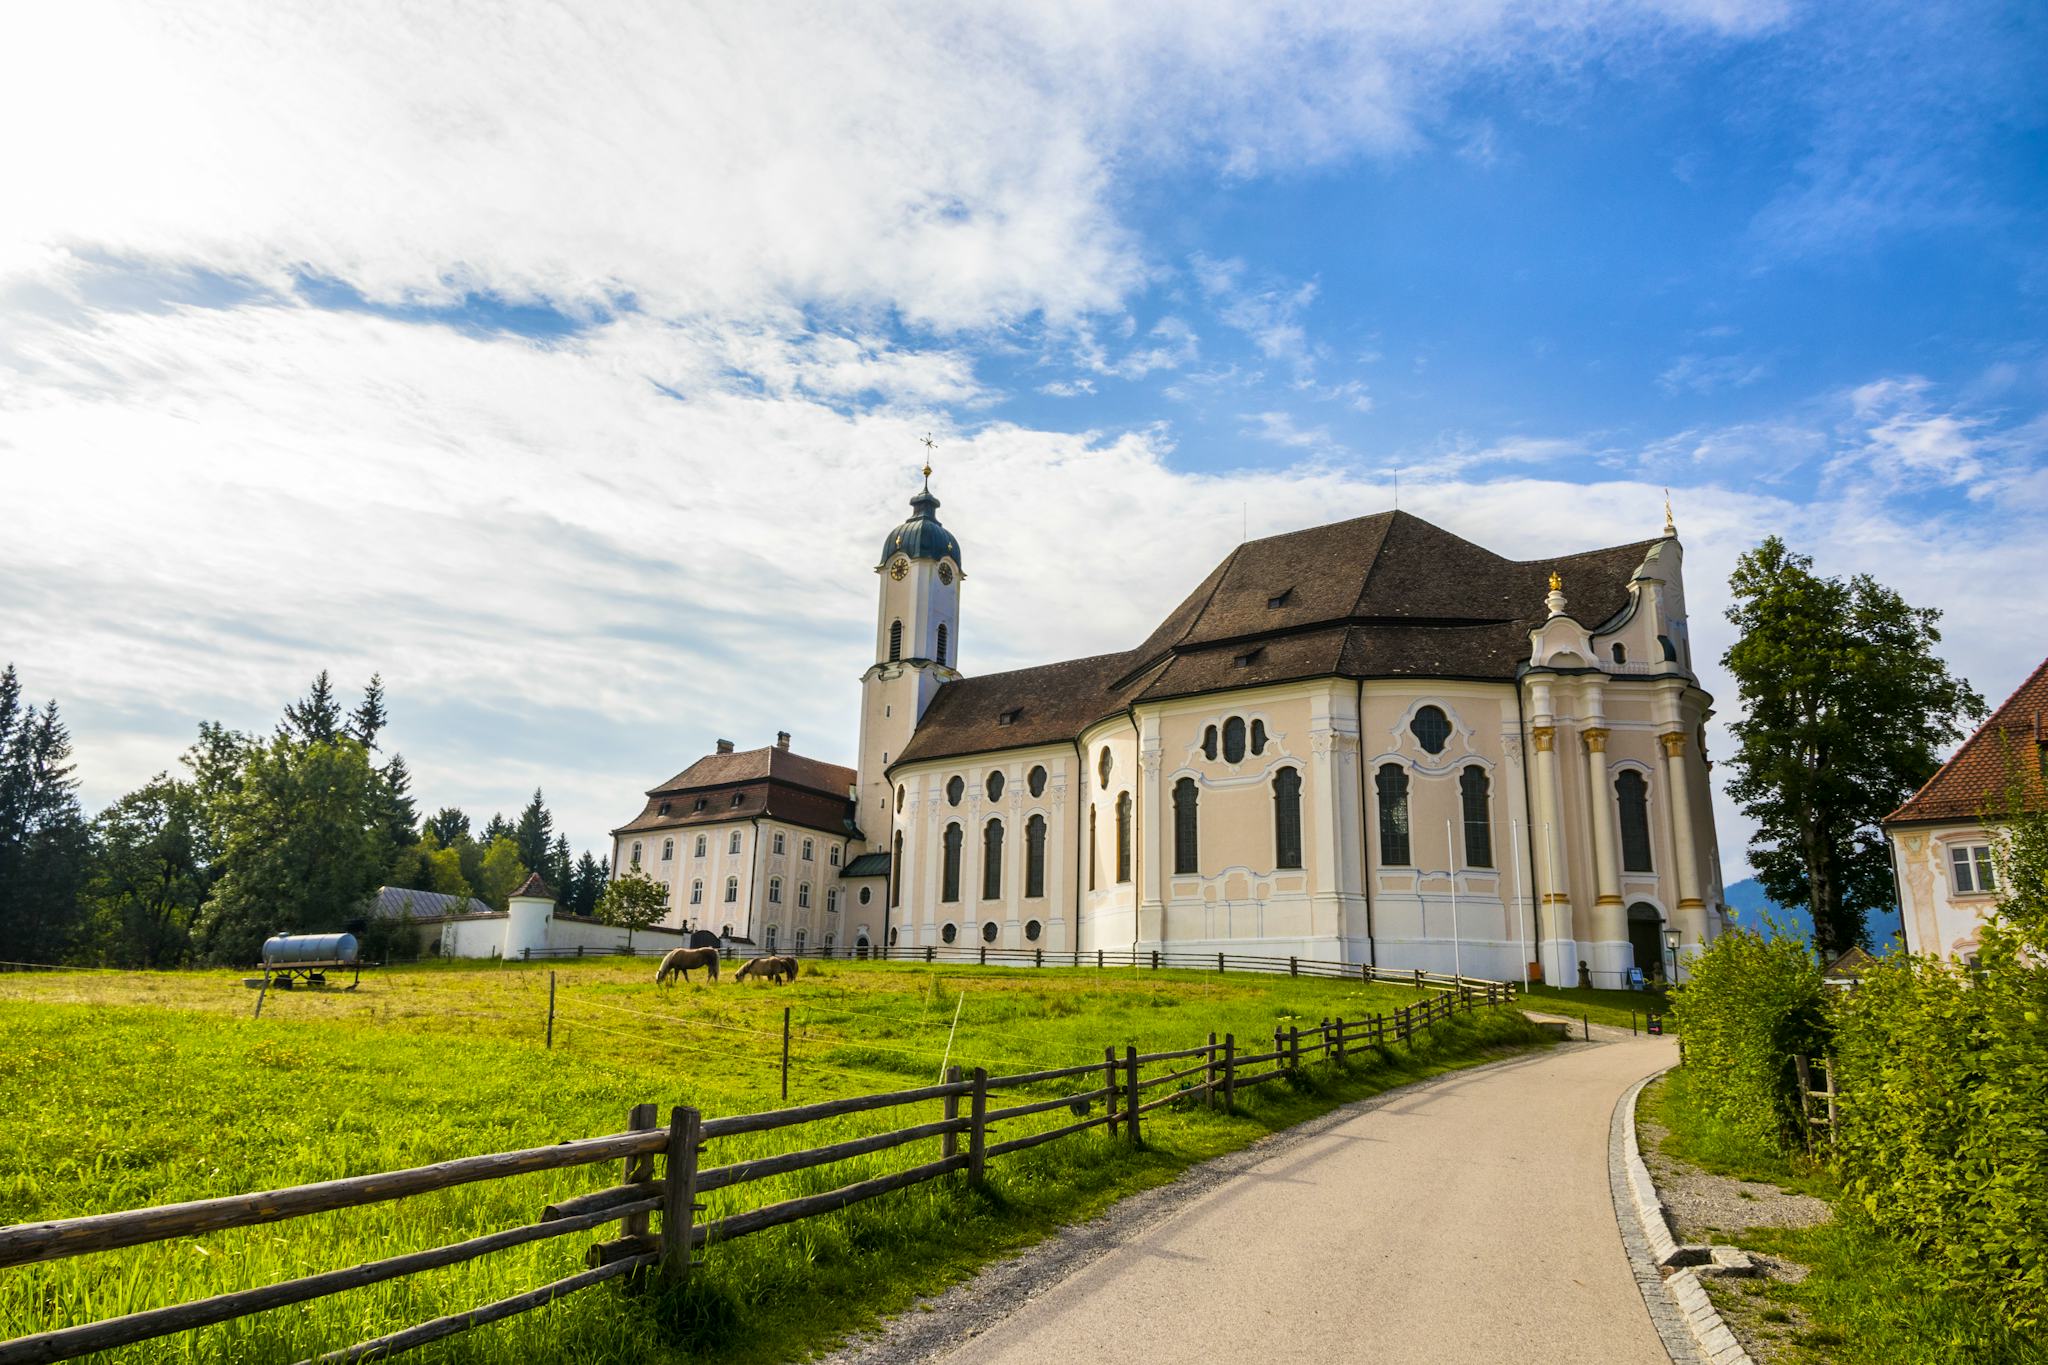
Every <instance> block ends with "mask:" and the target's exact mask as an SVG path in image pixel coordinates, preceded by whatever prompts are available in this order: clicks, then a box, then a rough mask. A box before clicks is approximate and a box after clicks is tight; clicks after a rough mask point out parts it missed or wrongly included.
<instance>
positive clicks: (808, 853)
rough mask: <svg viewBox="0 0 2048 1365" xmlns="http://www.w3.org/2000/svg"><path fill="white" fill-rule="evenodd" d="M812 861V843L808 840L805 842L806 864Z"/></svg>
mask: <svg viewBox="0 0 2048 1365" xmlns="http://www.w3.org/2000/svg"><path fill="white" fill-rule="evenodd" d="M810 860H811V841H810V840H809V839H806V840H804V861H805V862H809V861H810Z"/></svg>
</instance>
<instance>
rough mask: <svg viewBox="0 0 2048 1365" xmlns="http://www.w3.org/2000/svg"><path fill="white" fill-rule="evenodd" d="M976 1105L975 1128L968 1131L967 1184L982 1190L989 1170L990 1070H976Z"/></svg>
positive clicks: (974, 1113) (973, 1110) (979, 1067)
mask: <svg viewBox="0 0 2048 1365" xmlns="http://www.w3.org/2000/svg"><path fill="white" fill-rule="evenodd" d="M973 1100H974V1105H973V1108H972V1109H971V1110H970V1111H969V1112H970V1116H971V1118H972V1121H973V1124H974V1126H973V1127H971V1128H969V1129H968V1130H967V1183H968V1184H970V1185H972V1186H974V1187H975V1188H976V1189H980V1188H981V1184H982V1178H983V1176H984V1174H985V1173H986V1171H987V1169H988V1068H987V1067H985V1066H978V1067H976V1068H974V1095H973Z"/></svg>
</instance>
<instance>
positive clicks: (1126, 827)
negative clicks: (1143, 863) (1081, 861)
mask: <svg viewBox="0 0 2048 1365" xmlns="http://www.w3.org/2000/svg"><path fill="white" fill-rule="evenodd" d="M1116 879H1117V880H1118V881H1119V882H1127V881H1129V880H1130V879H1131V794H1130V793H1129V792H1124V793H1122V794H1121V795H1119V796H1118V797H1117V799H1116Z"/></svg>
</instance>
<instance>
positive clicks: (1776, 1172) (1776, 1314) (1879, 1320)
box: [1641, 1068, 2048, 1365]
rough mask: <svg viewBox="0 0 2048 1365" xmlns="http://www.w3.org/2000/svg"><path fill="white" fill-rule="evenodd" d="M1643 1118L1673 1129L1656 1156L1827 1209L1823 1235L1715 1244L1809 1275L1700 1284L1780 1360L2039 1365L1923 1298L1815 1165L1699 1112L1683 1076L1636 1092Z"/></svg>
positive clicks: (1920, 1286)
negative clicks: (1819, 1202) (1749, 1320)
mask: <svg viewBox="0 0 2048 1365" xmlns="http://www.w3.org/2000/svg"><path fill="white" fill-rule="evenodd" d="M1641 1104H1642V1109H1641V1112H1642V1114H1643V1115H1644V1116H1645V1117H1649V1118H1654V1119H1656V1120H1657V1121H1658V1122H1660V1123H1662V1124H1664V1126H1665V1127H1667V1128H1669V1129H1670V1130H1671V1133H1670V1136H1669V1137H1668V1138H1666V1139H1665V1140H1664V1143H1663V1145H1662V1148H1661V1150H1662V1151H1663V1152H1664V1153H1665V1155H1667V1156H1671V1157H1675V1158H1677V1159H1679V1160H1682V1161H1688V1162H1691V1163H1692V1164H1693V1165H1696V1166H1699V1167H1701V1168H1703V1169H1705V1170H1708V1171H1712V1172H1714V1173H1715V1174H1717V1175H1726V1176H1733V1177H1736V1178H1737V1179H1742V1180H1754V1181H1763V1182H1766V1183H1769V1184H1775V1185H1777V1186H1779V1187H1780V1188H1782V1189H1788V1190H1795V1191H1797V1192H1799V1193H1801V1194H1811V1195H1816V1196H1819V1197H1820V1198H1823V1199H1826V1200H1828V1201H1829V1202H1830V1203H1831V1204H1833V1206H1834V1209H1835V1217H1834V1218H1833V1220H1832V1221H1830V1222H1828V1223H1826V1224H1823V1225H1821V1226H1819V1227H1811V1228H1752V1229H1749V1230H1747V1231H1744V1232H1740V1233H1735V1234H1732V1235H1724V1236H1719V1237H1717V1238H1716V1239H1715V1240H1716V1241H1719V1242H1723V1243H1724V1244H1731V1243H1732V1244H1733V1245H1736V1246H1740V1247H1744V1248H1747V1249H1748V1250H1751V1251H1759V1252H1763V1253H1765V1254H1766V1255H1770V1256H1776V1257H1782V1258H1784V1259H1786V1260H1790V1261H1796V1262H1798V1263H1799V1264H1801V1265H1804V1266H1807V1267H1809V1268H1810V1270H1811V1273H1810V1274H1809V1275H1808V1276H1807V1277H1806V1278H1805V1279H1804V1280H1802V1281H1801V1282H1800V1283H1798V1284H1789V1283H1786V1282H1783V1281H1780V1280H1775V1279H1773V1280H1769V1281H1729V1280H1715V1279H1712V1278H1707V1279H1705V1280H1703V1283H1705V1284H1706V1286H1707V1290H1708V1293H1709V1294H1711V1295H1712V1296H1713V1298H1714V1299H1715V1301H1716V1302H1717V1303H1720V1304H1722V1305H1723V1308H1724V1311H1731V1310H1732V1311H1734V1312H1738V1313H1743V1314H1745V1315H1747V1316H1752V1317H1755V1318H1757V1319H1759V1320H1760V1322H1761V1323H1762V1324H1767V1325H1766V1326H1763V1327H1762V1328H1761V1329H1760V1330H1763V1331H1767V1332H1772V1333H1773V1334H1774V1337H1775V1339H1774V1341H1773V1349H1774V1350H1775V1351H1776V1352H1777V1353H1778V1354H1776V1355H1775V1356H1774V1357H1773V1359H1775V1360H1777V1361H1795V1362H1800V1365H1807V1363H1808V1362H1811V1365H1866V1363H1867V1365H2043V1362H2048V1344H2044V1343H2042V1342H2040V1341H2029V1340H2025V1339H2023V1338H2021V1337H2019V1336H2018V1335H2016V1334H2014V1333H2012V1332H2010V1331H2008V1330H2006V1329H2005V1328H2004V1327H2003V1326H2002V1325H2000V1324H1999V1322H1998V1321H1997V1319H1996V1318H1995V1316H1994V1315H1993V1314H1990V1313H1988V1312H1985V1311H1984V1310H1983V1309H1982V1308H1981V1307H1976V1306H1973V1305H1971V1304H1968V1303H1965V1302H1962V1301H1960V1300H1958V1299H1956V1298H1954V1297H1953V1296H1950V1295H1947V1294H1943V1293H1941V1292H1939V1291H1937V1290H1934V1289H1932V1288H1930V1287H1929V1286H1928V1285H1927V1283H1926V1282H1925V1281H1924V1279H1923V1278H1922V1277H1921V1276H1920V1275H1919V1274H1918V1273H1917V1270H1916V1266H1915V1264H1914V1258H1913V1253H1912V1251H1911V1250H1910V1249H1909V1248H1907V1247H1904V1246H1901V1245H1900V1244H1898V1243H1897V1242H1894V1241H1892V1240H1891V1239H1890V1238H1887V1237H1885V1236H1883V1235H1882V1234H1881V1233H1879V1232H1878V1231H1877V1230H1876V1229H1874V1228H1872V1227H1871V1226H1870V1224H1869V1223H1868V1222H1867V1221H1866V1220H1865V1219H1863V1218H1862V1217H1861V1216H1859V1209H1858V1206H1857V1205H1856V1203H1855V1201H1854V1200H1853V1199H1851V1198H1848V1197H1845V1191H1844V1190H1843V1189H1842V1187H1841V1185H1840V1183H1839V1182H1838V1181H1837V1180H1836V1179H1835V1178H1834V1176H1833V1175H1832V1174H1831V1173H1830V1172H1829V1171H1828V1170H1827V1169H1826V1168H1825V1167H1824V1166H1822V1165H1821V1164H1819V1163H1817V1162H1813V1161H1809V1160H1806V1159H1804V1158H1800V1157H1787V1156H1785V1155H1783V1154H1782V1153H1779V1152H1776V1151H1773V1150H1772V1149H1770V1148H1768V1147H1764V1146H1762V1145H1760V1144H1758V1143H1757V1142H1755V1141H1754V1140H1752V1139H1750V1138H1749V1137H1747V1136H1746V1135H1744V1134H1741V1133H1738V1132H1736V1131H1734V1130H1733V1129H1731V1128H1729V1127H1727V1126H1726V1125H1724V1124H1722V1123H1720V1122H1719V1121H1717V1120H1716V1119H1715V1118H1714V1117H1713V1116H1712V1115H1710V1114H1707V1113H1705V1112H1703V1111H1702V1110H1701V1109H1700V1108H1699V1107H1698V1106H1696V1105H1695V1104H1694V1103H1693V1102H1692V1100H1691V1097H1690V1094H1689V1093H1688V1090H1687V1087H1686V1075H1685V1070H1684V1069H1683V1068H1681V1069H1679V1070H1678V1071H1675V1072H1673V1073H1671V1075H1669V1076H1668V1077H1666V1078H1664V1079H1663V1080H1661V1081H1658V1082H1656V1083H1655V1084H1653V1085H1651V1086H1649V1087H1648V1088H1646V1089H1645V1090H1644V1091H1643V1097H1642V1101H1641Z"/></svg>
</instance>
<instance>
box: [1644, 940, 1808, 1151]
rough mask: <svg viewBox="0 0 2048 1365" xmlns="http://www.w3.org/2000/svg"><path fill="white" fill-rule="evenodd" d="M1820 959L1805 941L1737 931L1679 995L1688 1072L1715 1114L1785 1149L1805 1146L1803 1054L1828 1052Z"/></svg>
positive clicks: (1675, 998)
mask: <svg viewBox="0 0 2048 1365" xmlns="http://www.w3.org/2000/svg"><path fill="white" fill-rule="evenodd" d="M1825 990H1826V987H1824V986H1823V985H1822V984H1821V973H1820V964H1819V963H1817V962H1815V961H1814V959H1813V955H1812V954H1811V953H1810V952H1808V951H1807V949H1806V945H1805V944H1804V943H1803V942H1800V941H1799V940H1797V939H1792V938H1786V937H1779V938H1772V939H1766V938H1764V937H1763V936H1762V935H1760V934H1753V933H1749V932H1748V931H1746V930H1734V931H1731V932H1729V933H1725V934H1722V935H1721V936H1720V937H1719V938H1717V939H1715V940H1714V942H1713V945H1712V946H1711V947H1709V948H1708V949H1707V951H1706V952H1704V953H1702V954H1701V955H1700V956H1699V957H1697V958H1695V959H1694V960H1693V962H1692V964H1691V980H1690V981H1689V982H1687V984H1686V986H1685V988H1684V989H1683V990H1680V991H1674V992H1672V995H1671V1009H1672V1013H1673V1015H1674V1017H1675V1018H1676V1019H1677V1021H1678V1031H1679V1033H1680V1034H1681V1035H1683V1037H1684V1039H1685V1060H1686V1068H1687V1070H1688V1071H1690V1072H1691V1073H1692V1078H1693V1079H1692V1084H1693V1089H1694V1093H1695V1094H1696V1095H1697V1097H1698V1099H1699V1101H1700V1103H1701V1105H1702V1106H1703V1107H1704V1108H1705V1109H1706V1110H1707V1112H1708V1113H1710V1114H1712V1115H1714V1116H1715V1117H1716V1118H1718V1119H1720V1120H1721V1121H1722V1122H1724V1123H1726V1124H1728V1125H1729V1126H1730V1127H1732V1128H1734V1129H1735V1130H1737V1131H1738V1132H1741V1133H1743V1134H1745V1135H1747V1136H1749V1137H1752V1138H1755V1139H1756V1140H1758V1141H1760V1142H1764V1143H1767V1144H1769V1145H1771V1146H1773V1147H1777V1148H1780V1149H1785V1148H1789V1147H1792V1146H1795V1145H1798V1144H1801V1143H1803V1142H1804V1139H1805V1124H1804V1121H1803V1117H1802V1115H1801V1112H1800V1101H1799V1080H1798V1073H1797V1071H1796V1069H1795V1068H1794V1066H1793V1062H1792V1059H1793V1057H1794V1056H1811V1055H1814V1054H1816V1053H1819V1052H1820V1051H1822V1048H1823V1040H1824V1038H1825V1020H1824V1017H1823V1012H1822V1005H1823V1002H1822V994H1823V992H1824V991H1825Z"/></svg>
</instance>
